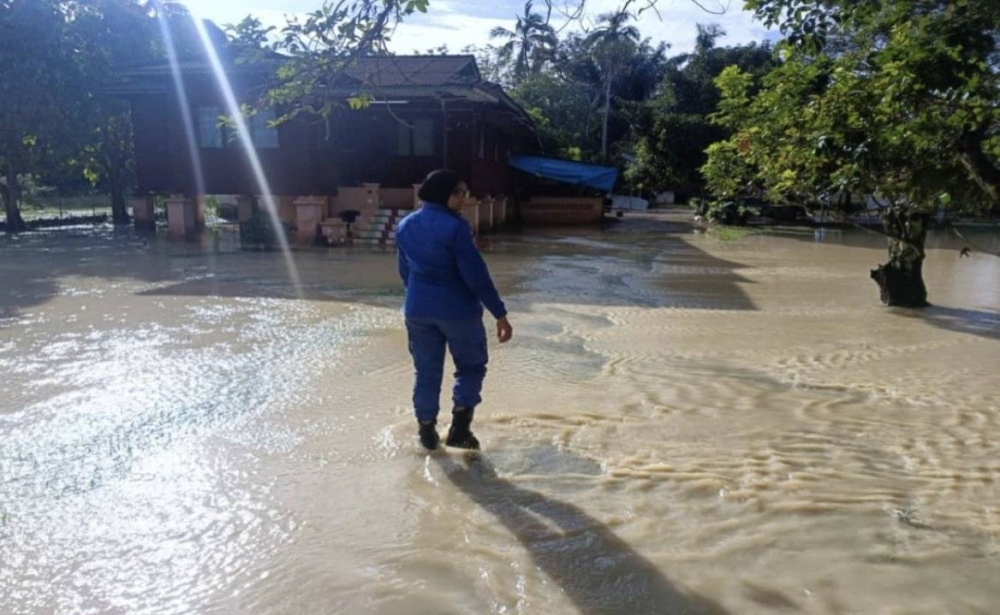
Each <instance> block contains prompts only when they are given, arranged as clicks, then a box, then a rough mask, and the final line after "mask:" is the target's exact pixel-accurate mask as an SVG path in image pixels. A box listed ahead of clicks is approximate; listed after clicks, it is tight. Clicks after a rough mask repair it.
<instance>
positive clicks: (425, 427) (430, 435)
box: [417, 420, 441, 451]
mask: <svg viewBox="0 0 1000 615" xmlns="http://www.w3.org/2000/svg"><path fill="white" fill-rule="evenodd" d="M417 423H418V424H419V425H420V443H421V444H423V445H424V448H426V449H427V450H429V451H434V450H437V447H438V446H440V445H441V436H439V435H438V432H437V421H436V420H433V421H417Z"/></svg>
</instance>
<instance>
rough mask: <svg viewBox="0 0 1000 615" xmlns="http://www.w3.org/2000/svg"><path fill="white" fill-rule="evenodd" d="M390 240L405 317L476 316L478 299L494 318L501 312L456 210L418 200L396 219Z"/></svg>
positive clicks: (467, 228) (483, 265)
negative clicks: (393, 243)
mask: <svg viewBox="0 0 1000 615" xmlns="http://www.w3.org/2000/svg"><path fill="white" fill-rule="evenodd" d="M396 246H397V248H398V249H399V255H398V258H399V277H401V278H402V279H403V286H405V287H406V305H405V308H404V311H405V313H406V316H407V317H410V318H440V319H445V320H451V319H466V318H482V316H483V306H484V305H485V306H486V309H488V310H489V311H490V313H491V314H493V316H494V317H495V318H497V319H500V318H503V317H504V316H506V315H507V308H506V307H504V304H503V301H501V300H500V293H498V292H497V289H496V286H494V284H493V280H492V279H491V278H490V272H489V270H488V269H487V268H486V263H485V262H484V261H483V257H482V256H481V255H480V254H479V250H478V249H477V248H476V244H475V243H474V242H473V239H472V228H471V227H470V226H469V223H468V222H466V221H465V220H464V219H462V217H461V216H459V215H458V214H457V213H455V212H452V211H451V210H449V209H448V208H447V207H445V206H443V205H438V204H436V203H421V209H420V210H418V211H416V212H414V213H412V214H410V215H409V216H407V217H406V218H404V219H403V221H402V222H400V223H399V227H398V228H397V229H396Z"/></svg>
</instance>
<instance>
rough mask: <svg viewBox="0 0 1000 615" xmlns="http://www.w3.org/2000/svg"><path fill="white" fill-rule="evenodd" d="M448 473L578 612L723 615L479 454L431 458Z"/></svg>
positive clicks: (603, 529)
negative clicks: (501, 473) (509, 478)
mask: <svg viewBox="0 0 1000 615" xmlns="http://www.w3.org/2000/svg"><path fill="white" fill-rule="evenodd" d="M433 458H434V460H435V461H437V463H438V464H440V466H441V469H442V470H443V471H444V474H445V476H447V478H448V480H450V481H451V482H452V483H453V484H454V485H455V486H456V487H458V488H459V489H461V490H462V491H463V492H464V493H465V494H466V495H468V496H469V497H470V498H471V499H472V501H474V502H475V503H477V504H479V505H480V506H482V507H483V508H484V509H486V510H487V511H488V512H489V513H490V514H492V515H493V516H494V517H496V518H497V520H498V521H500V522H501V523H502V524H503V525H504V526H505V527H506V528H507V530H508V531H510V533H511V534H513V535H514V537H515V538H517V540H518V541H519V542H520V543H521V544H522V545H523V546H524V548H525V549H527V551H528V553H529V554H530V556H531V558H532V560H533V561H534V562H535V564H536V565H537V566H538V568H540V569H541V570H542V571H543V572H545V574H546V575H548V576H549V577H550V578H551V579H552V580H553V581H555V582H556V583H557V584H558V585H559V587H560V588H562V590H563V591H564V592H565V594H566V596H567V597H568V598H569V599H570V600H571V601H572V602H573V604H574V605H575V606H576V608H577V609H578V610H579V612H580V613H582V614H583V615H610V614H613V613H614V614H625V613H628V614H630V615H631V614H633V613H663V614H677V615H680V614H685V615H725V614H726V613H727V611H726V610H725V609H723V608H722V607H721V606H720V605H719V604H717V603H715V602H713V601H711V600H709V599H708V598H705V597H703V596H699V595H697V594H694V593H692V592H688V591H685V590H682V589H681V588H680V587H678V586H677V585H675V584H673V583H672V582H671V581H670V580H669V579H667V578H666V577H665V576H664V575H663V573H662V572H660V570H659V569H658V568H657V567H656V566H655V565H654V564H653V563H652V562H650V561H649V560H647V559H646V558H644V557H643V556H642V555H640V554H638V553H636V551H635V550H633V549H632V547H631V546H629V545H628V543H626V542H625V541H624V540H622V539H621V538H619V537H618V536H616V535H615V534H614V532H612V531H611V530H610V529H609V528H608V527H607V526H606V525H604V524H603V523H601V522H600V521H598V520H596V519H594V518H593V517H591V516H589V515H588V514H587V513H585V512H584V511H583V510H581V509H580V508H577V507H576V506H573V505H572V504H567V503H565V502H560V501H557V500H553V499H551V498H548V497H545V496H543V495H542V494H540V493H537V492H534V491H530V490H527V489H522V488H520V487H517V486H515V485H513V484H511V483H510V482H509V481H507V480H504V479H503V478H500V477H499V476H498V475H497V473H496V470H495V469H494V468H493V466H492V464H491V463H490V462H489V460H487V459H486V458H485V457H483V456H482V455H481V454H478V453H469V454H466V455H465V456H464V457H463V462H462V463H460V462H458V461H456V460H455V458H453V457H452V456H451V455H448V454H439V455H434V456H433Z"/></svg>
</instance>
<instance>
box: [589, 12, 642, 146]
mask: <svg viewBox="0 0 1000 615" xmlns="http://www.w3.org/2000/svg"><path fill="white" fill-rule="evenodd" d="M632 19H634V17H633V16H632V14H631V13H627V12H625V11H620V12H617V13H605V14H604V15H601V16H600V17H598V18H597V23H598V24H599V27H598V28H597V29H595V30H594V31H593V32H591V33H590V34H589V35H587V38H586V39H585V42H586V44H587V46H589V47H590V48H591V49H592V50H593V53H594V55H595V56H596V57H597V58H598V61H599V63H600V66H601V76H602V78H603V80H604V126H603V127H602V129H601V153H602V155H603V156H604V159H605V160H607V159H608V123H609V122H610V120H611V85H612V84H613V83H614V81H615V79H616V78H617V77H618V75H619V73H621V72H622V70H623V69H624V68H625V66H627V65H628V61H629V59H630V58H631V57H632V56H633V55H634V54H635V51H636V49H637V48H638V46H639V40H640V38H641V36H642V35H641V34H639V29H638V28H636V27H635V26H633V25H630V24H629V23H628V22H629V21H630V20H632Z"/></svg>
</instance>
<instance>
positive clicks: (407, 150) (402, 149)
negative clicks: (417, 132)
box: [396, 124, 413, 156]
mask: <svg viewBox="0 0 1000 615" xmlns="http://www.w3.org/2000/svg"><path fill="white" fill-rule="evenodd" d="M412 153H413V131H412V130H411V129H410V128H409V127H408V126H403V125H402V124H400V125H399V149H398V150H397V151H396V154H397V155H399V156H409V155H410V154H412Z"/></svg>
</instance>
